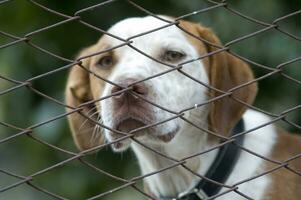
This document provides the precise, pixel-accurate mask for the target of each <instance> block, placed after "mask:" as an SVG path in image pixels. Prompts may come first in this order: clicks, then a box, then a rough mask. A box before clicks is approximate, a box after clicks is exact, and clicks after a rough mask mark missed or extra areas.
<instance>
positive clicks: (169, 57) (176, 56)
mask: <svg viewBox="0 0 301 200" xmlns="http://www.w3.org/2000/svg"><path fill="white" fill-rule="evenodd" d="M184 57H185V54H184V53H181V52H178V51H166V52H165V53H164V55H163V59H164V60H165V61H167V62H177V61H180V60H181V59H183V58H184Z"/></svg>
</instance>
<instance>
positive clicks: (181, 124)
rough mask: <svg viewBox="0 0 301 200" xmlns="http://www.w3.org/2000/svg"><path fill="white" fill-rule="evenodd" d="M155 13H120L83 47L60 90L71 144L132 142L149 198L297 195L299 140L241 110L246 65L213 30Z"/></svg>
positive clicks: (252, 90)
mask: <svg viewBox="0 0 301 200" xmlns="http://www.w3.org/2000/svg"><path fill="white" fill-rule="evenodd" d="M160 18H162V20H161V19H158V18H155V17H151V16H147V17H137V18H128V19H125V20H122V21H120V22H118V23H116V24H115V25H114V26H112V27H111V28H110V29H109V30H108V33H109V35H108V34H105V35H103V36H102V37H101V38H100V40H99V41H98V42H97V43H96V44H94V45H92V46H90V47H88V48H86V49H84V50H83V51H82V52H81V53H80V55H79V57H78V59H79V60H80V61H81V63H80V64H79V65H76V66H74V67H73V68H72V69H71V71H70V73H69V78H68V82H67V88H66V102H67V104H68V105H69V106H70V107H73V108H78V107H80V108H81V109H80V111H79V112H73V113H72V114H70V115H68V120H69V123H70V127H71V130H72V135H73V139H74V141H75V143H76V145H77V147H78V148H79V149H80V150H86V149H89V148H92V147H95V146H98V145H101V144H103V143H104V142H109V143H111V147H112V148H113V150H114V151H115V152H122V151H125V150H126V149H128V148H131V149H132V150H133V151H134V153H135V155H136V157H137V159H138V161H139V165H140V169H141V173H142V174H143V175H146V177H145V178H144V179H143V180H144V185H145V190H146V192H147V193H148V194H149V195H150V196H151V197H152V198H153V199H204V198H207V197H209V196H215V195H216V196H218V199H221V200H235V199H256V200H260V199H265V200H288V199H290V200H299V199H300V198H301V176H300V172H301V171H300V170H301V158H300V156H299V157H297V158H295V159H293V160H288V159H289V158H291V157H293V156H296V155H297V156H298V155H300V152H301V139H300V137H299V136H296V135H293V134H286V133H284V131H282V130H280V129H279V128H276V127H275V126H274V125H273V124H269V125H265V126H262V127H260V126H261V125H264V124H267V123H268V122H270V121H271V119H270V118H269V117H268V116H266V115H264V114H262V113H260V112H258V111H254V110H251V109H247V106H246V105H251V104H252V103H253V101H254V98H255V96H256V92H257V86H256V83H255V82H252V80H253V74H252V72H251V70H250V68H249V66H248V65H247V64H246V63H245V62H243V61H242V60H240V59H238V58H236V57H234V56H233V55H230V53H228V52H227V51H223V50H221V49H220V48H219V47H218V46H221V43H220V41H219V39H218V37H217V36H216V35H215V34H214V32H213V31H212V30H210V29H209V28H206V27H204V26H201V25H199V24H195V23H191V22H188V21H183V20H181V21H179V23H178V24H176V25H170V26H168V23H169V22H173V19H172V18H170V17H165V16H160ZM160 27H164V28H162V29H160ZM152 30H153V31H152ZM144 33H145V34H144ZM115 36H117V37H115ZM120 38H122V39H124V40H123V41H122V40H121V39H120ZM125 43H126V44H125ZM91 55H93V56H91ZM242 84H244V85H243V86H241V85H242ZM240 86H241V87H240ZM229 91H230V93H231V95H229V94H228V93H229ZM227 94H228V95H227ZM87 102H92V103H87ZM83 105H85V106H83ZM67 111H68V112H72V111H73V109H71V108H68V109H67ZM256 127H260V128H258V129H256ZM234 129H236V131H235V130H234ZM252 129H254V130H253V131H252ZM248 130H249V131H248ZM243 132H246V133H245V134H240V133H243ZM227 138H231V139H233V144H232V142H228V143H227V141H229V140H227ZM223 142H225V143H227V144H224V145H221V143H223ZM234 143H236V144H234ZM225 146H227V148H228V147H229V148H228V149H226V150H225V149H223V147H225ZM230 146H231V147H230ZM222 149H223V150H222ZM200 152H206V153H200ZM221 152H224V153H221ZM252 152H255V154H257V155H255V154H254V153H252ZM198 153H200V154H198ZM160 154H161V155H160ZM221 154H225V155H221ZM162 155H165V156H162ZM193 155H194V156H193ZM258 155H260V156H262V158H261V157H259V156H258ZM264 157H265V158H268V159H270V160H272V161H275V162H274V163H273V162H270V161H267V160H265V159H263V158H264ZM168 158H172V159H175V160H177V161H183V162H182V164H179V165H177V166H174V167H170V166H172V165H173V164H174V163H175V161H173V160H172V159H168ZM217 158H220V160H222V162H218V160H219V159H217ZM286 160H287V161H286ZM284 161H286V162H285V165H283V167H279V169H277V170H273V169H274V168H277V167H278V166H279V165H277V162H279V163H280V162H284ZM214 166H215V167H214ZM164 168H168V169H166V170H162V169H164ZM213 168H215V170H214V169H213ZM216 169H219V170H216ZM158 170H162V171H161V172H160V173H154V174H153V175H150V174H151V173H153V172H156V171H158ZM269 170H270V173H266V174H265V172H269ZM209 171H210V172H212V173H211V175H212V174H213V175H212V176H209V175H208V172H209ZM263 174H265V175H263ZM298 174H299V175H298ZM207 175H208V176H207ZM261 175H262V176H261ZM257 176H258V177H257ZM214 177H215V178H216V177H217V179H216V180H215V179H214ZM208 179H210V180H211V179H213V181H214V180H215V181H216V182H221V184H223V185H224V186H228V187H222V186H221V185H219V184H218V183H212V181H210V180H208ZM201 182H203V183H202V184H203V186H200V185H201ZM204 185H205V186H204ZM206 187H207V189H206ZM208 187H211V189H210V188H209V189H208ZM219 194H220V195H219ZM221 194H222V195H221Z"/></svg>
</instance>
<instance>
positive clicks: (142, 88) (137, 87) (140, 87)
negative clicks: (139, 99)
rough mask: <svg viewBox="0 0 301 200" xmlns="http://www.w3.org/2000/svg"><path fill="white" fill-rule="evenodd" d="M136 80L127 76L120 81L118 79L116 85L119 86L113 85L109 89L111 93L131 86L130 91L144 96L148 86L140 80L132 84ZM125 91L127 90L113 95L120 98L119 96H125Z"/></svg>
mask: <svg viewBox="0 0 301 200" xmlns="http://www.w3.org/2000/svg"><path fill="white" fill-rule="evenodd" d="M137 81H138V80H136V79H132V78H127V79H124V80H122V81H119V82H118V85H119V86H120V87H119V86H116V85H115V86H114V87H113V88H112V90H111V94H113V93H116V92H119V91H121V90H123V89H124V88H128V87H130V88H131V90H130V91H132V92H134V93H136V94H138V95H141V96H146V95H147V94H148V88H147V86H146V84H145V83H143V82H140V83H137V84H134V85H132V84H133V83H135V82H137ZM125 93H128V92H124V93H121V94H119V95H116V96H115V97H119V98H120V97H123V96H126V95H125Z"/></svg>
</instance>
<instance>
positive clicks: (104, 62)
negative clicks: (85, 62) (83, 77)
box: [97, 56, 114, 68]
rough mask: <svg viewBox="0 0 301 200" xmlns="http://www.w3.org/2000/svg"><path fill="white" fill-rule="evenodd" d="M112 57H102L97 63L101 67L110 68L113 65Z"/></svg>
mask: <svg viewBox="0 0 301 200" xmlns="http://www.w3.org/2000/svg"><path fill="white" fill-rule="evenodd" d="M113 63H114V61H113V57H112V56H104V57H102V58H101V59H100V60H99V61H98V63H97V64H98V65H99V66H101V67H105V68H106V67H111V66H112V65H113Z"/></svg>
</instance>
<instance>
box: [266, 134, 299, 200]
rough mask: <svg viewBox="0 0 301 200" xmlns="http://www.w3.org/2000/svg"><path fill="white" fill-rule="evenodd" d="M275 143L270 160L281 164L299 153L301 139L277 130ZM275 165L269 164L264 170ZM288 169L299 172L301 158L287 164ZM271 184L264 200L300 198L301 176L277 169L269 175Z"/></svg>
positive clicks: (294, 199) (296, 199) (293, 199)
mask: <svg viewBox="0 0 301 200" xmlns="http://www.w3.org/2000/svg"><path fill="white" fill-rule="evenodd" d="M277 135H278V137H277V143H276V144H275V146H274V150H273V153H272V155H271V159H273V160H277V161H280V162H283V161H285V160H287V159H289V158H291V157H293V156H295V155H298V154H300V153H301V137H300V136H298V135H294V134H289V133H285V132H284V131H283V130H281V129H278V134H277ZM276 166H277V165H275V164H272V163H269V164H267V166H266V170H269V169H272V168H274V167H276ZM288 166H289V167H291V168H292V169H294V170H296V171H297V172H299V173H300V172H301V157H299V158H296V159H295V160H292V161H290V162H289V165H288ZM270 176H271V178H272V183H271V185H270V186H269V188H268V190H267V191H266V195H265V198H264V199H265V200H275V199H277V200H288V199H289V200H299V199H300V198H301V176H299V175H298V174H295V173H293V172H291V171H289V170H288V169H286V168H281V169H278V170H277V171H275V172H273V173H271V174H270Z"/></svg>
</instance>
